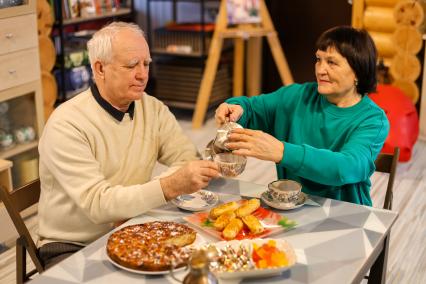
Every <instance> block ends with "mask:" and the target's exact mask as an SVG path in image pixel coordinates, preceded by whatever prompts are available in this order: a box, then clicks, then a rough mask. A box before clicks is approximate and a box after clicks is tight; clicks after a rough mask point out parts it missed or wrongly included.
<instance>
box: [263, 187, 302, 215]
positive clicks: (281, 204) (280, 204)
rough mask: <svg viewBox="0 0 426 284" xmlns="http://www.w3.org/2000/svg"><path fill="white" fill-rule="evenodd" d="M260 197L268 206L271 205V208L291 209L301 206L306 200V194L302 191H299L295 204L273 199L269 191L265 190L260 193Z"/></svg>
mask: <svg viewBox="0 0 426 284" xmlns="http://www.w3.org/2000/svg"><path fill="white" fill-rule="evenodd" d="M260 198H261V199H262V200H263V202H265V203H266V204H267V205H268V206H271V207H272V208H275V209H280V210H291V209H296V208H299V207H301V206H303V205H304V204H305V202H306V199H307V197H306V194H304V193H303V192H301V193H300V195H299V198H298V200H297V202H296V205H294V204H292V203H284V202H279V201H275V200H274V199H273V198H272V196H271V195H270V194H269V191H268V190H267V191H265V192H263V193H262V194H261V196H260Z"/></svg>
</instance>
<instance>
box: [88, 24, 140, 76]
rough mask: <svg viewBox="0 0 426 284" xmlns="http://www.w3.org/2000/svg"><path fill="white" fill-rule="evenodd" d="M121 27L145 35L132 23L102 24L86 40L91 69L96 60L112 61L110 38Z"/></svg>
mask: <svg viewBox="0 0 426 284" xmlns="http://www.w3.org/2000/svg"><path fill="white" fill-rule="evenodd" d="M123 29H129V30H132V31H134V32H135V33H137V34H140V35H141V36H145V35H144V32H143V31H142V29H141V28H140V27H139V26H138V25H136V24H134V23H126V22H112V23H111V24H108V25H106V26H104V27H103V28H102V29H100V30H99V31H97V32H96V33H95V34H94V35H93V37H92V38H91V39H90V40H89V41H88V42H87V50H88V53H89V60H90V65H91V66H92V69H93V64H95V62H96V61H100V62H102V63H110V62H111V61H112V56H113V54H112V40H113V39H114V36H115V35H116V34H117V33H118V32H119V31H121V30H123Z"/></svg>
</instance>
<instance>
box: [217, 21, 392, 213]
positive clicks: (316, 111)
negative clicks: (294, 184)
mask: <svg viewBox="0 0 426 284" xmlns="http://www.w3.org/2000/svg"><path fill="white" fill-rule="evenodd" d="M315 58H316V63H315V75H316V79H317V81H316V82H311V83H305V84H293V85H290V86H286V87H282V88H280V89H278V90H277V91H275V92H273V93H270V94H265V95H261V96H257V97H253V98H247V97H239V98H231V99H229V100H227V101H226V103H223V104H221V105H220V106H219V107H218V109H217V110H216V116H215V118H216V122H217V123H218V124H223V123H224V122H225V121H227V120H230V121H238V123H240V124H241V125H242V126H244V127H245V128H248V129H237V130H234V131H233V132H232V134H231V135H230V137H229V143H228V144H227V145H226V146H227V147H228V148H229V149H231V150H233V153H234V154H237V155H244V156H250V157H255V158H258V159H262V160H268V161H274V162H275V163H276V169H277V173H278V177H279V178H280V179H291V180H296V181H298V182H300V183H301V184H302V185H303V189H302V190H303V192H305V193H308V194H313V195H319V196H324V197H328V198H333V199H338V200H344V201H348V202H353V203H358V204H364V205H369V206H371V205H372V202H371V197H370V186H371V182H370V176H371V175H372V174H373V172H374V170H375V167H374V160H375V159H376V157H377V155H378V153H379V151H380V149H381V148H382V146H383V143H384V141H385V139H386V137H387V134H388V131H389V123H388V120H387V118H386V115H385V113H384V112H383V110H382V109H380V108H379V107H378V106H377V105H376V104H375V103H374V102H372V101H371V100H370V99H369V97H368V96H366V94H368V93H369V92H372V91H374V90H375V87H376V49H375V46H374V43H373V41H372V39H371V37H370V36H369V35H368V34H367V32H365V31H363V30H357V29H354V28H351V27H344V26H342V27H336V28H332V29H330V30H328V31H326V32H325V33H323V34H322V35H321V36H320V38H319V39H318V41H317V51H316V55H315Z"/></svg>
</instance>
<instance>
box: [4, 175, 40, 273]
mask: <svg viewBox="0 0 426 284" xmlns="http://www.w3.org/2000/svg"><path fill="white" fill-rule="evenodd" d="M39 197H40V180H39V179H37V180H35V181H33V182H30V183H28V184H26V185H23V186H22V187H20V188H18V189H15V190H13V191H12V192H9V191H8V190H7V189H6V188H5V187H3V186H0V200H2V201H3V203H4V205H5V207H6V210H7V212H8V213H9V216H10V218H11V219H12V222H13V224H14V225H15V228H16V230H17V231H18V234H19V237H20V239H21V240H22V241H23V242H24V244H23V245H24V246H25V248H26V249H27V251H28V254H29V255H30V257H31V259H32V261H33V262H34V265H35V267H36V269H37V271H38V272H39V273H41V272H43V270H44V269H43V265H42V263H41V260H40V258H39V257H38V252H37V247H36V245H35V243H34V241H33V239H32V238H31V235H30V232H29V231H28V229H27V226H25V223H24V220H23V219H22V217H21V214H20V212H21V211H23V210H25V209H27V208H28V207H30V206H32V205H34V204H36V203H38V200H39Z"/></svg>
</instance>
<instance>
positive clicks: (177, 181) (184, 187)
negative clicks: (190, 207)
mask: <svg viewBox="0 0 426 284" xmlns="http://www.w3.org/2000/svg"><path fill="white" fill-rule="evenodd" d="M219 176H220V175H219V168H218V167H217V165H216V164H215V163H214V162H211V161H192V162H189V163H188V164H186V165H185V166H183V167H182V168H180V169H179V170H177V171H176V172H174V173H173V174H171V175H170V176H167V177H164V178H161V179H160V184H161V188H162V189H163V193H164V196H165V197H166V200H171V199H173V198H175V197H177V196H179V195H181V194H190V193H193V192H196V191H198V190H200V189H203V188H206V187H207V185H208V184H209V182H210V180H211V179H212V178H217V177H219Z"/></svg>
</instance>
